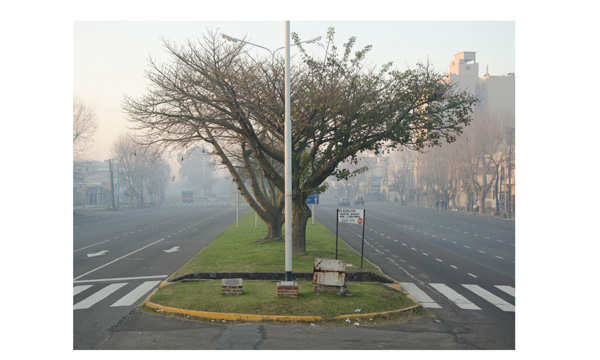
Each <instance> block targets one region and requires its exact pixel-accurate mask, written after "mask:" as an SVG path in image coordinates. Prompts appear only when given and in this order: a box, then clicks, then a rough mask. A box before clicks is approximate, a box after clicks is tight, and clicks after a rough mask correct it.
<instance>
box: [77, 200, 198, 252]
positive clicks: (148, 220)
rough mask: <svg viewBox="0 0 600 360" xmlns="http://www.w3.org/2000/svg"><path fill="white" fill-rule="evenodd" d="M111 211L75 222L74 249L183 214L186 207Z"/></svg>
mask: <svg viewBox="0 0 600 360" xmlns="http://www.w3.org/2000/svg"><path fill="white" fill-rule="evenodd" d="M188 212H189V210H188ZM111 213H114V214H113V215H109V216H102V217H101V219H96V220H92V222H88V223H87V224H86V225H81V224H80V225H77V224H74V226H73V244H74V250H76V249H77V248H82V247H85V246H89V245H92V244H94V243H96V242H97V241H102V240H105V239H107V238H111V237H114V236H118V234H119V233H124V232H127V231H128V230H129V229H131V228H143V227H146V226H147V225H148V224H155V223H157V222H161V221H163V220H164V219H165V218H174V217H177V216H181V215H182V214H185V213H186V211H185V209H176V208H175V209H169V208H166V207H162V206H158V207H155V208H151V209H125V210H118V211H115V212H111Z"/></svg>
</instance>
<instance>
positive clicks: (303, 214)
mask: <svg viewBox="0 0 600 360" xmlns="http://www.w3.org/2000/svg"><path fill="white" fill-rule="evenodd" d="M301 200H302V197H297V198H295V199H293V200H292V254H304V253H306V224H307V222H308V219H309V218H310V216H311V212H310V208H309V207H308V205H306V203H305V202H304V201H301Z"/></svg>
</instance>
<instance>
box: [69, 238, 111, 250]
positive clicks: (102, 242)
mask: <svg viewBox="0 0 600 360" xmlns="http://www.w3.org/2000/svg"><path fill="white" fill-rule="evenodd" d="M107 241H110V240H104V241H101V242H99V243H95V244H93V245H90V246H86V247H84V248H81V249H77V250H74V251H73V252H74V253H76V252H78V251H81V250H85V249H87V248H91V247H92V246H96V245H100V244H104V243H105V242H107Z"/></svg>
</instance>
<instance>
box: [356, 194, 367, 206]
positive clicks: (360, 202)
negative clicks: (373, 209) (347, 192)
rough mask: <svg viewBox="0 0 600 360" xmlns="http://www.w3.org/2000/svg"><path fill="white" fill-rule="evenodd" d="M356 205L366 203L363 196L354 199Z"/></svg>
mask: <svg viewBox="0 0 600 360" xmlns="http://www.w3.org/2000/svg"><path fill="white" fill-rule="evenodd" d="M354 205H363V206H364V205H365V199H363V197H362V196H359V197H357V198H356V200H355V201H354Z"/></svg>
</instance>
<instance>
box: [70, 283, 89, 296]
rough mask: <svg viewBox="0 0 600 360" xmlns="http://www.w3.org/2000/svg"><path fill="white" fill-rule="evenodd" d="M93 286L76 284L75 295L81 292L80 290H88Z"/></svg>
mask: <svg viewBox="0 0 600 360" xmlns="http://www.w3.org/2000/svg"><path fill="white" fill-rule="evenodd" d="M91 287H92V285H79V286H75V287H74V288H73V296H75V295H77V294H79V293H80V292H82V291H85V290H87V289H89V288H91Z"/></svg>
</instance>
